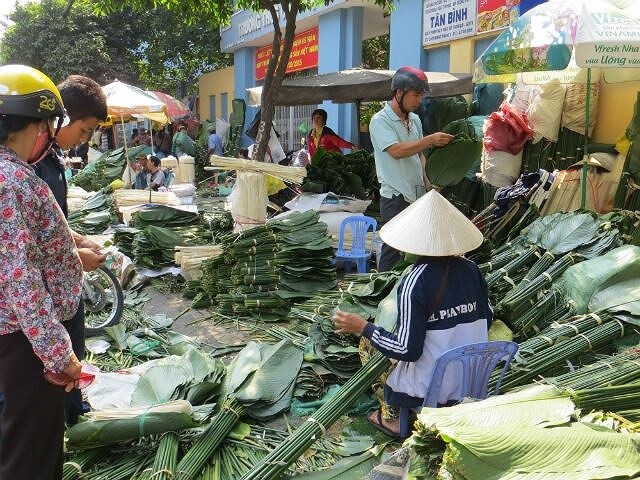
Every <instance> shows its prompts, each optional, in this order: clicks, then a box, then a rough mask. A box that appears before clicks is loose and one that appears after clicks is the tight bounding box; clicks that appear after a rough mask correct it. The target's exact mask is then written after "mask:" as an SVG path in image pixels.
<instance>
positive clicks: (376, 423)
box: [367, 410, 400, 439]
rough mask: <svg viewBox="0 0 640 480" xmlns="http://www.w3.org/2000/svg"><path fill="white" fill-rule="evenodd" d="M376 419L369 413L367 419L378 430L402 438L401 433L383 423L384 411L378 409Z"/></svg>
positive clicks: (392, 436)
mask: <svg viewBox="0 0 640 480" xmlns="http://www.w3.org/2000/svg"><path fill="white" fill-rule="evenodd" d="M375 419H376V420H375V421H373V420H372V419H371V416H369V415H367V421H368V422H369V423H370V424H371V425H372V426H373V427H374V428H376V429H377V430H380V431H381V432H382V433H384V434H385V435H388V436H390V437H391V438H397V439H399V438H400V434H399V433H396V432H394V431H393V430H391V429H389V428H387V427H385V426H384V424H383V423H382V412H381V411H380V410H376V416H375Z"/></svg>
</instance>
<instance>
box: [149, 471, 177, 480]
mask: <svg viewBox="0 0 640 480" xmlns="http://www.w3.org/2000/svg"><path fill="white" fill-rule="evenodd" d="M163 473H165V474H167V475H168V476H169V477H170V478H173V477H174V476H175V475H174V473H173V472H172V471H171V470H168V469H166V468H163V469H162V470H158V471H157V472H154V473H152V474H151V476H150V477H149V480H151V479H152V478H154V477H157V476H158V475H162V474H163Z"/></svg>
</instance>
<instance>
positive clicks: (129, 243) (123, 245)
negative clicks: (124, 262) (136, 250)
mask: <svg viewBox="0 0 640 480" xmlns="http://www.w3.org/2000/svg"><path fill="white" fill-rule="evenodd" d="M114 230H115V231H114V233H113V243H114V244H115V245H116V246H117V247H118V250H120V251H121V252H122V253H124V254H125V255H126V256H127V257H129V258H131V259H133V242H134V239H135V238H136V235H137V234H138V233H139V232H140V230H138V229H137V228H131V227H125V226H123V225H116V226H115V227H114Z"/></svg>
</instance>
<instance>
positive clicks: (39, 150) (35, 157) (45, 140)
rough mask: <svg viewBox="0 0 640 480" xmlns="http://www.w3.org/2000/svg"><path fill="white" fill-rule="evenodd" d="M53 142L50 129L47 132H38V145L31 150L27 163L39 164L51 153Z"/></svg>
mask: <svg viewBox="0 0 640 480" xmlns="http://www.w3.org/2000/svg"><path fill="white" fill-rule="evenodd" d="M51 143H52V140H51V135H50V134H49V128H47V131H46V132H38V136H37V137H36V143H35V144H34V145H33V148H32V149H31V154H30V155H29V158H28V159H27V163H30V164H34V163H38V162H39V161H40V160H42V159H43V158H44V156H45V155H46V154H47V152H48V151H49V147H50V146H51Z"/></svg>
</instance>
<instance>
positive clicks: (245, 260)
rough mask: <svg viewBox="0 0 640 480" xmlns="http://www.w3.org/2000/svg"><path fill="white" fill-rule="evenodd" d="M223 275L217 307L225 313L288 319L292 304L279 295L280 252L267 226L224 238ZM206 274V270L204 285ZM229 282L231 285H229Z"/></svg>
mask: <svg viewBox="0 0 640 480" xmlns="http://www.w3.org/2000/svg"><path fill="white" fill-rule="evenodd" d="M221 246H222V249H223V254H222V257H223V258H224V264H220V265H219V267H220V268H222V267H224V269H225V271H224V272H223V273H224V274H226V273H227V267H229V270H228V273H229V277H226V278H225V275H224V274H221V273H220V272H218V274H217V278H218V280H220V281H222V282H223V285H224V286H225V287H227V288H221V286H218V288H217V290H218V292H219V293H218V294H217V295H216V303H217V306H218V309H219V310H220V311H222V312H223V313H233V314H235V315H239V316H249V317H256V318H261V319H262V320H267V321H268V320H278V319H280V318H283V317H284V316H286V314H287V312H288V311H289V304H288V302H286V301H285V300H283V299H281V298H280V297H279V296H278V295H277V292H276V289H277V286H278V278H279V272H278V268H277V267H276V265H275V256H276V252H277V250H278V244H277V239H276V236H275V235H274V234H273V232H272V231H271V229H270V228H269V227H267V226H264V225H263V226H258V227H254V228H251V229H249V230H245V231H243V232H240V233H239V234H233V235H228V236H226V237H223V239H222V243H221ZM206 274H207V272H206V271H205V270H204V269H203V283H204V281H205V280H204V277H205V275H206ZM227 282H228V283H227Z"/></svg>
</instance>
